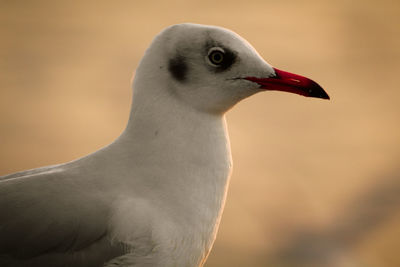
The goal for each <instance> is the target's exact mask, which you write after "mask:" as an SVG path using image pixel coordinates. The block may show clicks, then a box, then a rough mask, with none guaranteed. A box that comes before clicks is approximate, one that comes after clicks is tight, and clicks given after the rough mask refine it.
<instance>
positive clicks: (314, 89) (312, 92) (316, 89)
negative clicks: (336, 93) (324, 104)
mask: <svg viewBox="0 0 400 267" xmlns="http://www.w3.org/2000/svg"><path fill="white" fill-rule="evenodd" d="M307 96H308V97H316V98H322V99H328V100H329V99H331V98H330V97H329V95H328V94H327V93H326V92H325V90H324V89H322V87H321V86H320V85H319V84H317V83H314V84H313V86H311V88H310V89H309V91H308V95H307Z"/></svg>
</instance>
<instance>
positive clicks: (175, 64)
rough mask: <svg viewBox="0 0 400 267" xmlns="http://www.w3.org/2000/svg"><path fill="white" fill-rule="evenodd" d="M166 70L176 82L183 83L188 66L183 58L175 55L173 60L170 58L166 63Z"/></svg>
mask: <svg viewBox="0 0 400 267" xmlns="http://www.w3.org/2000/svg"><path fill="white" fill-rule="evenodd" d="M168 70H169V72H170V73H171V75H172V77H174V78H175V79H176V80H178V81H181V82H182V81H184V80H185V79H186V76H187V72H188V66H187V64H186V62H185V59H184V57H183V56H181V55H176V56H175V57H174V58H171V59H170V60H169V62H168Z"/></svg>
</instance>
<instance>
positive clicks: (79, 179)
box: [0, 23, 329, 267]
mask: <svg viewBox="0 0 400 267" xmlns="http://www.w3.org/2000/svg"><path fill="white" fill-rule="evenodd" d="M132 86H133V100H132V108H131V113H130V117H129V120H128V123H127V126H126V128H125V130H124V131H123V133H122V134H121V135H120V136H119V137H118V138H117V139H116V140H115V141H114V142H112V143H111V144H109V145H108V146H106V147H104V148H102V149H100V150H98V151H96V152H94V153H92V154H89V155H87V156H84V157H82V158H79V159H77V160H74V161H71V162H67V163H63V164H59V165H54V166H47V167H42V168H37V169H32V170H27V171H22V172H18V173H14V174H9V175H6V176H2V177H0V266H3V267H4V266H7V267H8V266H13V267H15V266H18V267H19V266H21V267H25V266H30V267H32V266H40V267H61V266H74V267H99V266H104V267H112V266H124V267H128V266H135V267H139V266H140V267H149V266H152V267H161V266H163V267H170V266H171V267H172V266H179V267H197V266H203V265H204V263H205V261H206V259H207V256H208V254H209V252H210V250H211V248H212V245H213V242H214V240H215V238H216V234H217V230H218V226H219V222H220V219H221V214H222V211H223V207H224V204H225V199H226V194H227V189H228V183H229V177H230V174H231V168H232V159H231V152H230V143H229V138H228V132H227V128H226V122H225V113H226V112H227V111H228V110H229V109H230V108H232V107H233V106H234V105H235V104H236V103H238V102H239V101H240V100H242V99H244V98H246V97H249V96H251V95H253V94H255V93H258V92H262V91H271V90H277V91H285V92H290V93H295V94H299V95H303V96H306V97H316V98H322V99H329V96H328V95H327V93H326V92H325V91H324V90H323V89H322V88H321V87H320V86H319V85H318V84H317V83H316V82H314V81H312V80H310V79H308V78H305V77H303V76H300V75H295V74H292V73H289V72H285V71H282V70H279V69H276V68H274V67H272V66H271V65H269V64H268V63H267V62H266V61H264V60H263V59H262V57H261V56H260V55H259V54H258V53H257V52H256V50H255V49H254V48H253V47H252V46H251V45H250V44H249V43H248V42H247V41H246V40H244V39H243V38H242V37H240V36H239V35H238V34H236V33H234V32H232V31H230V30H227V29H224V28H221V27H216V26H207V25H199V24H192V23H184V24H177V25H172V26H169V27H167V28H166V29H164V30H163V31H162V32H161V33H159V34H158V35H157V36H156V37H155V38H154V40H153V41H152V43H151V45H150V47H149V48H148V49H147V50H146V52H145V54H144V56H143V58H142V60H141V61H140V64H139V66H138V68H137V70H136V74H135V78H134V80H133V85H132Z"/></svg>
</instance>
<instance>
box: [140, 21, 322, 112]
mask: <svg viewBox="0 0 400 267" xmlns="http://www.w3.org/2000/svg"><path fill="white" fill-rule="evenodd" d="M136 77H137V78H135V83H141V82H142V81H147V82H148V83H152V85H149V86H146V87H152V88H154V87H157V88H158V90H160V88H162V89H161V90H165V91H166V92H167V93H168V94H169V95H171V96H172V97H174V98H175V99H177V100H179V101H180V102H182V103H184V104H186V105H189V106H191V107H194V108H195V109H198V110H201V111H204V112H211V113H224V112H226V111H227V110H229V109H230V108H231V107H232V106H234V105H235V104H236V103H237V102H239V101H240V100H242V99H244V98H246V97H248V96H250V95H253V94H255V93H257V92H261V91H271V90H278V91H284V92H290V93H295V94H299V95H303V96H307V97H318V98H323V99H329V96H328V94H327V93H326V92H325V91H324V90H323V89H322V88H321V87H320V86H319V85H318V84H317V83H316V82H314V81H312V80H310V79H308V78H306V77H303V76H300V75H296V74H292V73H289V72H285V71H281V70H279V69H276V68H274V67H272V66H271V65H270V64H268V63H267V62H266V61H265V60H264V59H263V58H262V57H261V56H260V55H259V54H258V53H257V51H256V50H255V49H254V48H253V47H252V46H251V45H250V44H249V43H248V42H247V41H246V40H244V39H243V38H242V37H240V36H239V35H238V34H236V33H234V32H232V31H230V30H227V29H224V28H221V27H215V26H205V25H199V24H191V23H184V24H178V25H173V26H170V27H168V28H166V29H165V30H164V31H162V32H161V33H160V34H159V35H158V36H157V37H156V38H155V39H154V40H153V42H152V44H151V45H150V47H149V49H148V50H147V51H146V53H145V56H144V57H143V59H142V61H141V63H140V66H139V68H138V70H137V73H136ZM139 77H141V78H143V79H141V78H139ZM134 87H135V84H134ZM148 90H150V89H148ZM159 93H161V92H159ZM164 93H165V92H164Z"/></svg>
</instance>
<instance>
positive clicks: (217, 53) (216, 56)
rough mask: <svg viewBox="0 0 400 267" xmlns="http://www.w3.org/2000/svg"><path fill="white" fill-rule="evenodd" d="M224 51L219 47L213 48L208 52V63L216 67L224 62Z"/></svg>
mask: <svg viewBox="0 0 400 267" xmlns="http://www.w3.org/2000/svg"><path fill="white" fill-rule="evenodd" d="M224 57H225V51H224V50H223V49H222V48H219V47H213V48H211V49H210V51H209V52H208V61H209V63H210V64H211V65H212V66H214V67H218V66H220V65H221V64H222V63H223V62H224Z"/></svg>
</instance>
